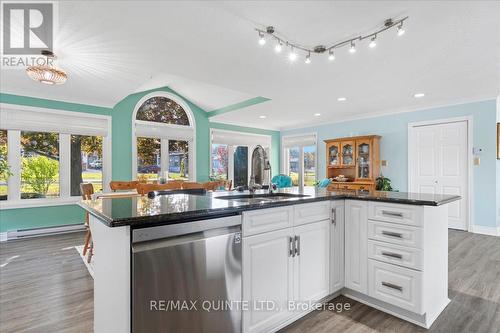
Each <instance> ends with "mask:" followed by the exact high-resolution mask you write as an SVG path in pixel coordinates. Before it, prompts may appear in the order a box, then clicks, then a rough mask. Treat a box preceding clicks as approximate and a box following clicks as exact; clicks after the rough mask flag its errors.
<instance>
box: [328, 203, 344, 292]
mask: <svg viewBox="0 0 500 333" xmlns="http://www.w3.org/2000/svg"><path fill="white" fill-rule="evenodd" d="M331 209H332V223H331V225H330V293H331V294H333V293H334V292H337V291H339V290H340V289H342V288H343V287H344V226H345V221H344V216H345V215H344V200H339V201H332V204H331Z"/></svg>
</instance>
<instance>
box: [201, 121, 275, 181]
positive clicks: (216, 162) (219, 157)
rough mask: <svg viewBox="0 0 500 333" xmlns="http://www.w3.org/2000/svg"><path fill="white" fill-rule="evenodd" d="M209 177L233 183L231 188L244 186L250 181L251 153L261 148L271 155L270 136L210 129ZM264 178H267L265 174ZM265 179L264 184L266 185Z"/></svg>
mask: <svg viewBox="0 0 500 333" xmlns="http://www.w3.org/2000/svg"><path fill="white" fill-rule="evenodd" d="M210 141H211V154H210V177H211V178H212V179H227V180H232V181H233V187H236V186H246V185H248V182H249V180H250V176H251V172H252V168H251V162H252V161H251V157H252V152H253V150H254V149H255V147H257V145H260V146H262V147H263V148H264V149H265V150H266V153H267V154H268V156H270V153H271V136H269V135H260V134H251V133H241V132H233V131H226V130H218V129H212V130H211V133H210ZM265 177H268V176H267V174H266V175H265ZM268 182H269V181H268V179H265V182H264V183H268Z"/></svg>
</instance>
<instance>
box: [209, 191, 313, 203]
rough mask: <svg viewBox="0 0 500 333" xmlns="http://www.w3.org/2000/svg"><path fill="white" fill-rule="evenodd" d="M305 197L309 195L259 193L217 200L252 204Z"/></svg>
mask: <svg viewBox="0 0 500 333" xmlns="http://www.w3.org/2000/svg"><path fill="white" fill-rule="evenodd" d="M303 197H308V195H305V194H294V193H258V194H239V195H225V196H220V197H215V198H216V199H222V200H234V201H247V202H251V201H274V200H283V199H293V198H303Z"/></svg>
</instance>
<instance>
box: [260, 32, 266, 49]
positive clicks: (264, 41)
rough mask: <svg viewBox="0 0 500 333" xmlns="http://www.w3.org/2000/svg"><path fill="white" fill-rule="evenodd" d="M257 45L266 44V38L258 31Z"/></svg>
mask: <svg viewBox="0 0 500 333" xmlns="http://www.w3.org/2000/svg"><path fill="white" fill-rule="evenodd" d="M259 37H260V38H259V45H260V46H263V45H265V44H266V39H265V38H264V33H263V32H259Z"/></svg>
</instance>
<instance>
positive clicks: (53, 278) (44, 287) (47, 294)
mask: <svg viewBox="0 0 500 333" xmlns="http://www.w3.org/2000/svg"><path fill="white" fill-rule="evenodd" d="M83 240H84V233H71V234H63V235H56V236H45V237H38V238H31V239H25V240H19V241H12V242H4V243H0V265H1V266H0V332H2V333H8V332H17V333H21V332H37V333H39V332H82V333H83V332H85V333H86V332H92V330H93V326H94V324H93V320H94V319H93V318H94V313H93V311H94V310H93V301H94V300H93V298H94V295H93V280H92V278H91V277H90V275H89V273H88V271H87V269H86V268H85V265H84V264H83V261H82V260H81V259H80V256H79V255H78V253H77V252H76V250H75V248H74V246H75V245H81V244H83Z"/></svg>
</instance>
